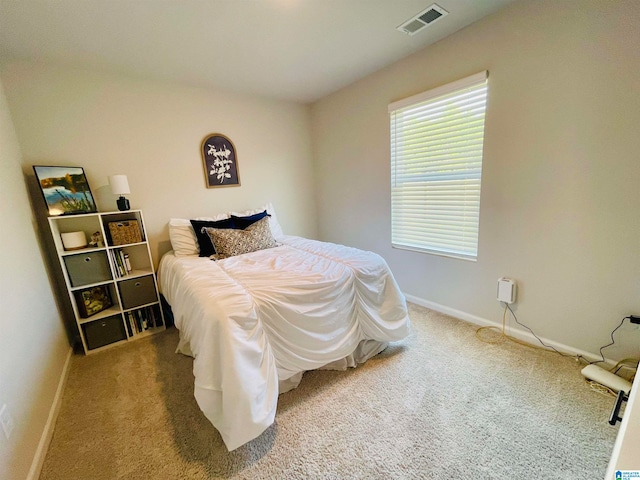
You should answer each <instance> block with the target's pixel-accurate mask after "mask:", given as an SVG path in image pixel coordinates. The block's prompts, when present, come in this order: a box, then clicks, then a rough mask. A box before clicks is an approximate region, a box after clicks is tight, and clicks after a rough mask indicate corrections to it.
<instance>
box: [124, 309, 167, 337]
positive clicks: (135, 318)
mask: <svg viewBox="0 0 640 480" xmlns="http://www.w3.org/2000/svg"><path fill="white" fill-rule="evenodd" d="M158 308H159V307H158V306H157V305H152V306H150V307H144V308H139V309H137V310H130V311H128V312H127V313H126V317H127V324H128V326H129V329H130V331H131V334H132V335H136V334H138V333H142V332H145V331H147V330H149V329H151V328H157V327H161V326H162V317H160V312H159V310H158Z"/></svg>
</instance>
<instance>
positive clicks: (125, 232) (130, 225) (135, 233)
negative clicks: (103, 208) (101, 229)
mask: <svg viewBox="0 0 640 480" xmlns="http://www.w3.org/2000/svg"><path fill="white" fill-rule="evenodd" d="M109 233H110V234H111V243H112V245H127V244H128V243H139V242H141V241H142V234H141V233H140V226H139V225H138V221H137V220H125V221H122V222H109Z"/></svg>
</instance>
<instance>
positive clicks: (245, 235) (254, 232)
mask: <svg viewBox="0 0 640 480" xmlns="http://www.w3.org/2000/svg"><path fill="white" fill-rule="evenodd" d="M204 230H205V231H206V232H207V234H208V235H209V238H210V239H211V242H212V243H213V246H214V248H215V250H216V255H217V256H218V259H223V258H227V257H233V256H235V255H242V254H243V253H250V252H255V251H257V250H264V249H266V248H273V247H275V246H277V243H276V241H275V240H274V238H273V235H272V234H271V228H270V227H269V217H264V218H262V219H261V220H258V221H257V222H255V223H254V224H253V225H250V226H248V227H247V228H245V229H244V230H238V229H228V228H222V229H218V228H205V229H204Z"/></svg>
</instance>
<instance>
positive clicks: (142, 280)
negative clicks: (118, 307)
mask: <svg viewBox="0 0 640 480" xmlns="http://www.w3.org/2000/svg"><path fill="white" fill-rule="evenodd" d="M118 288H119V289H120V300H122V308H124V309H125V310H127V309H130V308H135V307H139V306H140V305H146V304H147V303H154V302H157V301H158V296H157V295H156V286H155V283H154V281H153V275H147V276H144V277H138V278H132V279H131V280H123V281H122V282H119V283H118Z"/></svg>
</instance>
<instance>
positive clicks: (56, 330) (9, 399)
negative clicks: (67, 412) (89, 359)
mask: <svg viewBox="0 0 640 480" xmlns="http://www.w3.org/2000/svg"><path fill="white" fill-rule="evenodd" d="M21 160H22V159H21V155H20V147H19V146H18V141H17V139H16V134H15V130H14V127H13V124H12V122H11V117H10V115H9V110H8V107H7V102H6V98H5V95H4V90H3V87H2V83H0V178H1V179H2V182H0V218H1V219H2V235H0V265H1V268H2V274H1V275H0V305H2V315H0V407H1V406H2V405H3V404H6V405H7V407H8V409H9V412H10V414H11V415H12V416H13V419H14V422H15V429H14V431H13V434H12V435H11V438H10V439H9V440H7V439H6V437H5V435H4V433H3V432H2V431H0V478H2V479H7V480H11V479H24V478H26V477H27V474H28V472H29V468H30V466H31V462H32V460H33V458H34V454H35V452H36V449H37V447H38V442H39V441H40V437H41V435H42V432H43V430H44V427H45V424H46V421H47V417H48V415H49V410H50V408H51V404H52V402H53V398H54V396H55V393H56V388H57V386H58V380H59V379H60V376H61V373H62V370H63V366H64V362H65V360H66V358H67V354H68V353H69V343H68V341H67V336H66V334H65V330H64V328H63V324H62V322H61V320H60V316H59V314H58V309H57V307H56V303H55V301H54V299H53V296H52V293H51V287H50V285H49V280H48V278H47V273H46V271H45V268H44V264H43V254H42V252H41V248H40V246H39V244H38V241H37V236H36V231H35V230H36V226H35V225H36V222H35V220H34V217H33V214H32V210H31V207H30V204H29V197H28V195H27V188H26V186H25V180H24V177H23V174H22V169H21Z"/></svg>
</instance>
